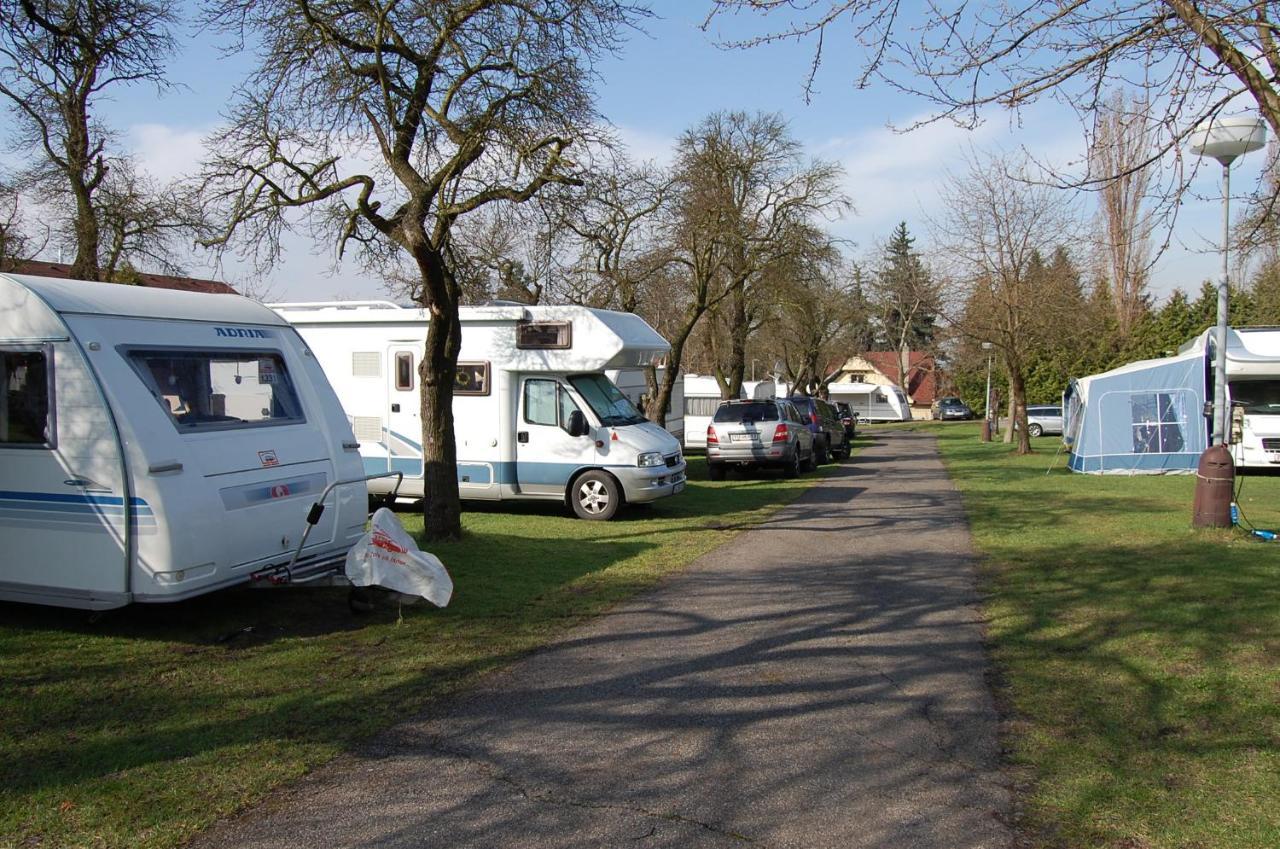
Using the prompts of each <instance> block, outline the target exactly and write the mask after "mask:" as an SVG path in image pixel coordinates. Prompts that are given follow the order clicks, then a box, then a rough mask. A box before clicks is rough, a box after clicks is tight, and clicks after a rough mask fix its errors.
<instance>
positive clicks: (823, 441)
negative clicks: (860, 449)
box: [787, 395, 849, 465]
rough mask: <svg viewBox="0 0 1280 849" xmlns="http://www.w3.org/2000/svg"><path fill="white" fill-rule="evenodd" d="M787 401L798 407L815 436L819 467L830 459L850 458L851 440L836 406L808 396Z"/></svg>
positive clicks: (814, 453)
mask: <svg viewBox="0 0 1280 849" xmlns="http://www.w3.org/2000/svg"><path fill="white" fill-rule="evenodd" d="M787 400H788V401H790V402H791V403H792V404H795V405H796V409H797V410H799V411H800V418H801V420H803V421H805V422H807V423H808V425H809V432H810V433H812V434H813V456H814V457H815V458H816V460H817V462H818V464H819V465H821V464H823V463H826V462H827V461H828V460H829V459H835V460H843V459H844V458H846V457H848V456H849V439H848V437H847V436H845V429H844V423H843V422H841V421H840V414H839V412H837V410H836V408H835V405H833V404H832V403H831V402H830V401H824V400H822V399H821V398H811V397H809V396H808V395H792V396H791V397H790V398H788V399H787Z"/></svg>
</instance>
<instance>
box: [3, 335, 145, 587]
mask: <svg viewBox="0 0 1280 849" xmlns="http://www.w3.org/2000/svg"><path fill="white" fill-rule="evenodd" d="M59 412H61V413H62V416H61V417H59V415H58V413H59ZM114 433H115V428H114V426H113V425H112V422H111V418H110V414H109V412H108V410H107V408H106V405H105V404H104V402H103V399H102V396H101V394H100V393H99V392H98V390H97V386H96V384H95V382H94V380H93V376H92V375H91V374H90V373H89V372H88V370H87V369H86V368H85V366H84V362H83V360H82V359H81V358H80V356H79V355H78V354H77V353H76V352H75V349H74V348H73V347H72V345H71V344H70V343H68V342H66V341H65V340H60V341H59V342H58V343H57V344H55V343H54V342H39V341H35V342H20V343H12V344H11V343H5V342H0V536H2V537H3V539H4V541H5V552H4V557H3V559H4V562H5V567H4V569H3V571H2V572H0V597H4V598H8V599H17V600H22V601H37V602H46V603H54V604H69V605H72V606H75V607H88V608H106V607H117V606H120V605H123V604H126V603H128V601H129V594H128V590H129V586H128V560H127V552H128V538H127V537H128V525H129V521H130V518H132V520H133V522H134V523H135V526H142V527H143V528H144V530H145V529H150V528H151V527H152V526H154V523H155V519H154V517H153V516H152V514H151V508H150V506H148V505H147V504H145V503H142V502H141V501H140V500H139V499H136V498H135V499H130V500H129V503H128V504H126V501H125V499H126V496H127V492H126V489H125V486H124V477H123V465H122V461H121V458H120V455H119V451H118V443H117V442H116V441H115V439H114V437H113V435H114Z"/></svg>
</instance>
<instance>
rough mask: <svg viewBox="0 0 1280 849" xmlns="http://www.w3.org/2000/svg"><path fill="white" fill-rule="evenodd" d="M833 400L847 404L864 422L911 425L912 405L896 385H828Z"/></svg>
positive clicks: (829, 396)
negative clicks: (906, 423) (905, 423)
mask: <svg viewBox="0 0 1280 849" xmlns="http://www.w3.org/2000/svg"><path fill="white" fill-rule="evenodd" d="M827 397H828V398H829V399H830V400H831V401H833V402H834V401H844V402H846V403H848V405H849V409H850V411H851V412H853V413H856V414H857V416H858V419H859V420H861V421H864V422H909V421H911V402H910V401H908V400H907V396H906V394H905V393H904V392H903V391H902V390H901V389H899V388H898V387H896V386H880V385H879V384H875V383H828V384H827Z"/></svg>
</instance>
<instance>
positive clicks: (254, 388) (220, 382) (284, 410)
mask: <svg viewBox="0 0 1280 849" xmlns="http://www.w3.org/2000/svg"><path fill="white" fill-rule="evenodd" d="M128 358H129V361H130V362H131V363H132V364H133V367H134V370H135V371H137V372H138V375H139V376H140V377H141V378H142V381H143V383H145V384H146V385H147V388H148V389H150V390H151V393H152V395H154V396H155V398H156V400H157V401H159V402H160V406H161V407H163V408H164V410H165V412H167V413H168V414H169V417H170V418H171V419H172V420H173V423H174V424H175V425H177V427H178V429H179V430H181V431H199V430H227V429H234V428H241V427H256V426H261V425H275V424H294V423H297V422H302V421H305V420H306V419H305V417H304V416H303V414H302V405H301V404H299V403H298V395H297V392H296V391H295V390H294V386H293V381H292V380H290V378H289V371H288V369H287V368H286V367H285V364H284V358H283V357H281V356H280V354H278V353H275V352H271V351H208V350H199V351H189V350H161V351H156V350H132V351H129V352H128Z"/></svg>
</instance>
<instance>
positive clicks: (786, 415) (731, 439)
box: [707, 398, 815, 481]
mask: <svg viewBox="0 0 1280 849" xmlns="http://www.w3.org/2000/svg"><path fill="white" fill-rule="evenodd" d="M730 466H737V467H740V468H754V467H758V466H767V467H773V468H779V469H781V470H782V474H783V475H785V476H786V477H789V478H794V477H796V476H797V475H799V474H800V472H801V471H802V470H804V471H810V470H812V469H813V468H814V466H815V462H814V439H813V434H812V433H810V431H809V427H808V425H807V424H806V422H805V421H804V419H803V417H802V416H801V414H800V411H799V410H797V409H796V407H795V405H793V404H791V403H790V402H789V401H786V400H784V399H782V398H776V399H770V400H741V401H738V400H734V401H721V402H720V406H719V407H717V408H716V412H715V415H713V416H712V417H711V424H709V425H707V475H708V476H709V477H710V478H711V479H712V480H713V481H720V480H724V477H725V474H726V472H728V470H729V467H730Z"/></svg>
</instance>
